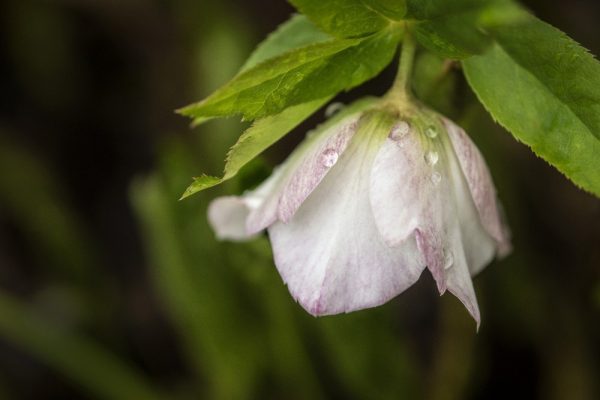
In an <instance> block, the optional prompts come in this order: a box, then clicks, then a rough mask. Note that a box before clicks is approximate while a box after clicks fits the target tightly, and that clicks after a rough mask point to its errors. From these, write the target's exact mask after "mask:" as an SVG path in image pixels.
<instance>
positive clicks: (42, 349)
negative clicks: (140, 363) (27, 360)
mask: <svg viewBox="0 0 600 400" xmlns="http://www.w3.org/2000/svg"><path fill="white" fill-rule="evenodd" d="M0 336H1V337H3V338H4V339H6V340H8V341H9V342H11V343H14V344H15V345H17V346H19V347H21V348H22V349H24V350H25V351H26V352H28V353H30V354H31V355H33V356H34V357H35V358H36V359H39V360H41V361H42V362H44V363H46V364H47V365H49V366H51V367H52V368H54V369H55V370H57V371H58V372H59V373H61V374H63V375H65V376H66V377H67V378H69V379H70V380H71V381H72V382H74V383H76V384H78V385H80V386H81V387H83V388H85V389H86V390H87V391H88V392H89V393H90V394H91V395H92V396H93V397H97V398H100V399H110V400H113V399H114V400H131V399H144V400H146V399H147V400H154V399H161V398H163V397H161V396H159V394H158V392H157V391H155V390H153V388H152V387H151V385H150V384H149V382H146V381H145V378H143V377H142V376H141V375H140V373H139V372H138V371H135V370H134V369H133V368H132V367H131V366H129V365H127V364H125V363H124V362H123V361H122V360H120V359H119V358H117V357H116V356H114V355H113V354H111V353H109V352H107V351H106V350H105V349H103V348H102V347H100V346H99V345H97V344H95V343H93V342H91V341H90V340H88V339H86V338H83V337H81V336H78V335H76V334H74V333H72V332H68V331H65V330H64V329H62V328H61V327H60V326H57V325H54V324H52V323H50V322H48V321H46V320H44V319H43V318H41V317H40V316H38V315H36V314H35V312H33V311H31V310H29V309H28V307H27V306H25V305H23V304H19V302H18V301H16V300H15V299H12V298H11V297H10V296H9V295H7V294H5V293H0Z"/></svg>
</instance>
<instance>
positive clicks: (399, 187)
mask: <svg viewBox="0 0 600 400" xmlns="http://www.w3.org/2000/svg"><path fill="white" fill-rule="evenodd" d="M209 220H210V222H211V224H212V226H213V228H214V229H215V231H216V233H217V236H218V237H219V238H221V239H231V240H243V239H247V238H249V237H251V236H252V235H255V234H257V233H258V232H260V231H262V230H263V229H268V232H269V237H270V240H271V244H272V247H273V253H274V258H275V264H276V266H277V268H278V270H279V273H280V274H281V276H282V278H283V280H284V281H285V283H286V284H287V286H288V288H289V290H290V292H291V294H292V296H293V297H294V298H295V299H296V300H297V301H298V302H299V303H300V304H301V305H302V306H303V307H304V308H305V309H306V310H307V311H308V312H309V313H311V314H313V315H328V314H337V313H341V312H350V311H355V310H360V309H363V308H368V307H374V306H377V305H380V304H383V303H385V302H387V301H388V300H390V299H392V298H393V297H395V296H397V295H398V294H400V293H401V292H403V291H404V290H405V289H407V288H408V287H410V286H411V285H412V284H413V283H414V282H416V281H417V279H418V278H419V276H420V275H421V273H422V271H423V270H424V269H425V268H428V269H429V271H430V272H431V274H432V276H433V277H434V279H435V281H436V283H437V287H438V290H439V292H440V294H441V293H444V292H445V291H446V289H448V290H449V291H450V292H451V293H453V294H454V295H455V296H457V297H458V298H459V299H460V301H461V302H462V303H463V304H464V305H465V307H466V308H467V310H468V311H469V312H470V313H471V315H472V316H473V318H474V319H475V320H476V321H477V324H479V321H480V318H479V309H478V306H477V300H476V298H475V292H474V290H473V284H472V281H471V276H473V275H475V274H476V273H478V272H479V271H481V270H482V269H483V268H484V267H485V266H486V265H487V264H488V263H489V262H490V261H491V260H492V258H493V257H494V256H495V255H499V256H503V255H505V254H506V253H507V252H508V251H509V250H510V243H509V238H508V232H507V229H506V227H505V226H504V224H503V222H502V219H501V217H500V215H499V212H498V206H497V203H496V192H495V189H494V186H493V183H492V180H491V176H490V173H489V171H488V169H487V166H486V164H485V161H484V160H483V157H482V156H481V153H480V152H479V150H478V149H477V148H476V147H475V145H474V144H473V142H472V141H471V140H470V139H469V137H468V136H467V135H466V134H465V132H464V131H463V130H462V129H461V128H459V127H458V126H457V125H455V124H454V123H453V122H451V121H449V120H447V119H445V118H443V117H441V116H439V115H438V114H435V113H434V112H433V111H430V110H426V109H423V108H421V107H420V106H417V105H413V106H410V107H405V108H404V109H390V108H389V104H386V103H383V102H381V103H377V102H376V103H373V102H372V101H367V102H364V101H363V102H361V103H359V104H358V105H355V106H351V107H349V108H348V109H347V110H345V111H342V112H340V113H339V114H338V115H336V116H335V117H334V120H332V121H330V122H328V123H327V124H326V126H324V127H323V128H321V129H320V130H319V131H318V132H317V133H314V134H312V135H309V137H308V138H307V139H306V140H305V142H304V143H302V144H301V145H300V146H299V148H298V149H296V150H295V151H294V152H293V153H292V155H291V156H290V157H289V158H288V159H287V160H286V161H285V162H284V163H283V164H282V165H281V166H280V167H278V168H277V169H276V170H275V172H274V173H273V175H272V176H271V177H270V178H269V179H267V180H266V181H265V182H264V183H263V184H262V185H261V186H259V187H258V188H257V189H256V190H253V191H250V192H247V193H245V194H244V195H243V196H241V197H222V198H218V199H216V200H215V201H214V202H213V203H212V204H211V205H210V207H209Z"/></svg>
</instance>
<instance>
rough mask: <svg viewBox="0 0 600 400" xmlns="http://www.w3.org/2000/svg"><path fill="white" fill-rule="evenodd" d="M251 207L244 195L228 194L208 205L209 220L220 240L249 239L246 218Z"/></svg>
mask: <svg viewBox="0 0 600 400" xmlns="http://www.w3.org/2000/svg"><path fill="white" fill-rule="evenodd" d="M249 213H250V208H249V207H248V205H247V204H246V202H245V201H244V199H243V198H242V197H237V196H226V197H219V198H217V199H215V200H213V201H212V202H211V203H210V205H209V206H208V222H209V223H210V225H211V227H212V228H213V230H214V231H215V233H216V235H217V238H218V239H220V240H233V241H242V240H246V239H249V238H250V237H251V236H252V235H249V234H248V233H247V231H246V218H247V217H248V214H249Z"/></svg>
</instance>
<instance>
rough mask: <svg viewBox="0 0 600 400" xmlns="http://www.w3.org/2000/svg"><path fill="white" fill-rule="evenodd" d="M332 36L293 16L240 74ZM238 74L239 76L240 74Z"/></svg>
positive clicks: (196, 121)
mask: <svg viewBox="0 0 600 400" xmlns="http://www.w3.org/2000/svg"><path fill="white" fill-rule="evenodd" d="M331 39H332V38H331V36H329V35H327V34H326V33H324V32H322V31H321V30H319V29H318V28H317V27H316V26H315V25H314V24H313V23H312V22H311V21H310V20H309V19H308V18H306V17H305V16H304V15H299V14H297V15H293V16H292V17H291V18H290V19H289V20H287V21H286V22H284V23H283V24H281V25H280V26H279V27H278V28H277V29H276V30H275V31H274V32H272V33H271V34H270V35H269V36H267V38H266V39H265V40H263V41H262V42H261V43H260V44H259V45H258V46H257V47H256V49H254V51H253V52H252V54H250V57H248V60H246V62H245V63H244V65H243V66H242V68H240V71H239V73H242V72H245V71H247V70H249V69H251V68H253V67H255V66H256V65H258V64H260V63H262V62H263V61H266V60H269V59H271V58H275V57H278V56H281V55H282V54H285V53H287V52H289V51H291V50H294V49H298V48H301V47H304V46H308V45H310V44H313V43H322V42H326V41H328V40H331ZM239 73H238V74H239ZM213 118H214V117H199V118H195V119H194V121H193V123H192V126H198V125H201V124H203V123H204V122H206V121H209V120H211V119H213Z"/></svg>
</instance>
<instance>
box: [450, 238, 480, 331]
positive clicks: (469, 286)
mask: <svg viewBox="0 0 600 400" xmlns="http://www.w3.org/2000/svg"><path fill="white" fill-rule="evenodd" d="M452 236H453V237H454V238H455V241H454V246H452V249H453V250H452V251H451V252H450V251H448V253H447V254H446V258H447V259H446V279H447V285H448V291H449V292H450V293H452V294H453V295H455V296H456V297H457V298H458V299H459V300H460V301H461V303H463V305H464V306H465V308H466V309H467V311H469V314H471V316H472V317H473V319H474V320H475V322H476V323H477V329H479V324H480V322H481V318H480V315H479V306H478V304H477V298H476V297H475V290H474V288H473V281H472V280H471V274H470V272H469V267H468V264H467V258H466V257H465V253H464V252H463V251H462V244H461V243H460V242H458V241H457V240H456V239H458V238H459V236H460V235H459V234H458V233H457V232H454V234H453V235H452Z"/></svg>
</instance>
